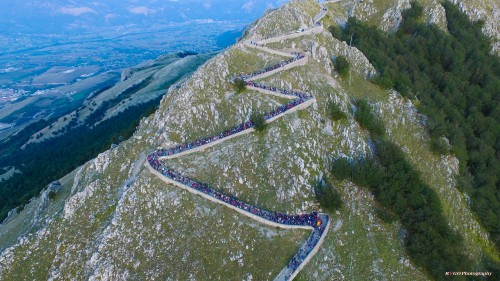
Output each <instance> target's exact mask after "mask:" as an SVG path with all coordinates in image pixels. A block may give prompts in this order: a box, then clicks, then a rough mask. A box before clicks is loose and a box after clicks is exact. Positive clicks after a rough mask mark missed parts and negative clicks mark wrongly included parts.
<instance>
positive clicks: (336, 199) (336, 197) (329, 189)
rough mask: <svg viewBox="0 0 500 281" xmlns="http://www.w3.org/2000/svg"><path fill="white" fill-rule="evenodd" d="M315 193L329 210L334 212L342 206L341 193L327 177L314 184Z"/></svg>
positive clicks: (323, 206)
mask: <svg viewBox="0 0 500 281" xmlns="http://www.w3.org/2000/svg"><path fill="white" fill-rule="evenodd" d="M314 195H315V196H316V200H318V203H319V204H320V205H321V207H322V208H323V209H324V210H326V211H328V212H334V211H336V210H338V209H339V208H340V207H341V206H342V197H341V196H340V193H339V192H338V191H337V190H336V189H335V187H334V186H333V184H332V183H331V182H330V181H329V180H328V179H327V178H323V179H321V180H318V181H317V182H316V184H315V185H314Z"/></svg>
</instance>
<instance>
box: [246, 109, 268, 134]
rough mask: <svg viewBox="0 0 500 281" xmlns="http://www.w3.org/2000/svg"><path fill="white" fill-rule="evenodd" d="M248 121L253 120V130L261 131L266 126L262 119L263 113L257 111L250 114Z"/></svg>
mask: <svg viewBox="0 0 500 281" xmlns="http://www.w3.org/2000/svg"><path fill="white" fill-rule="evenodd" d="M250 121H252V122H253V124H254V126H255V130H256V131H257V132H262V131H264V130H265V129H266V128H267V124H266V120H265V119H264V115H262V114H259V113H252V115H251V116H250Z"/></svg>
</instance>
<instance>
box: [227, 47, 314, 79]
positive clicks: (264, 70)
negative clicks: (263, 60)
mask: <svg viewBox="0 0 500 281" xmlns="http://www.w3.org/2000/svg"><path fill="white" fill-rule="evenodd" d="M303 58H305V55H304V54H300V53H296V55H295V56H294V57H293V58H290V59H287V60H284V61H282V62H280V63H278V64H275V65H273V66H269V67H266V68H264V69H262V70H259V71H257V72H255V73H252V74H243V75H240V76H238V77H236V79H242V80H245V81H248V80H249V79H252V78H253V77H255V76H258V75H261V74H264V73H266V72H269V71H273V70H275V69H278V68H280V67H284V66H286V65H287V64H290V63H292V62H295V61H298V60H301V59H303Z"/></svg>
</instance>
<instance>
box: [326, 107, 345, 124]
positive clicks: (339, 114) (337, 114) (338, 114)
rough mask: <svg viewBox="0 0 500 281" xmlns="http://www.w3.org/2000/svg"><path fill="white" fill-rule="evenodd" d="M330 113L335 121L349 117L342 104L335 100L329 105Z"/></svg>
mask: <svg viewBox="0 0 500 281" xmlns="http://www.w3.org/2000/svg"><path fill="white" fill-rule="evenodd" d="M328 114H329V115H330V118H331V119H332V120H333V121H339V120H343V119H347V114H345V113H344V112H343V111H342V109H341V108H340V106H339V105H338V104H336V103H334V102H331V103H330V104H329V105H328Z"/></svg>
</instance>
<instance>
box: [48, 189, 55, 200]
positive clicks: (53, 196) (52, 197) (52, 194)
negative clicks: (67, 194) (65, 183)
mask: <svg viewBox="0 0 500 281" xmlns="http://www.w3.org/2000/svg"><path fill="white" fill-rule="evenodd" d="M56 195H57V193H55V192H54V191H49V194H48V195H47V197H49V199H50V200H53V199H54V198H56Z"/></svg>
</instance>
